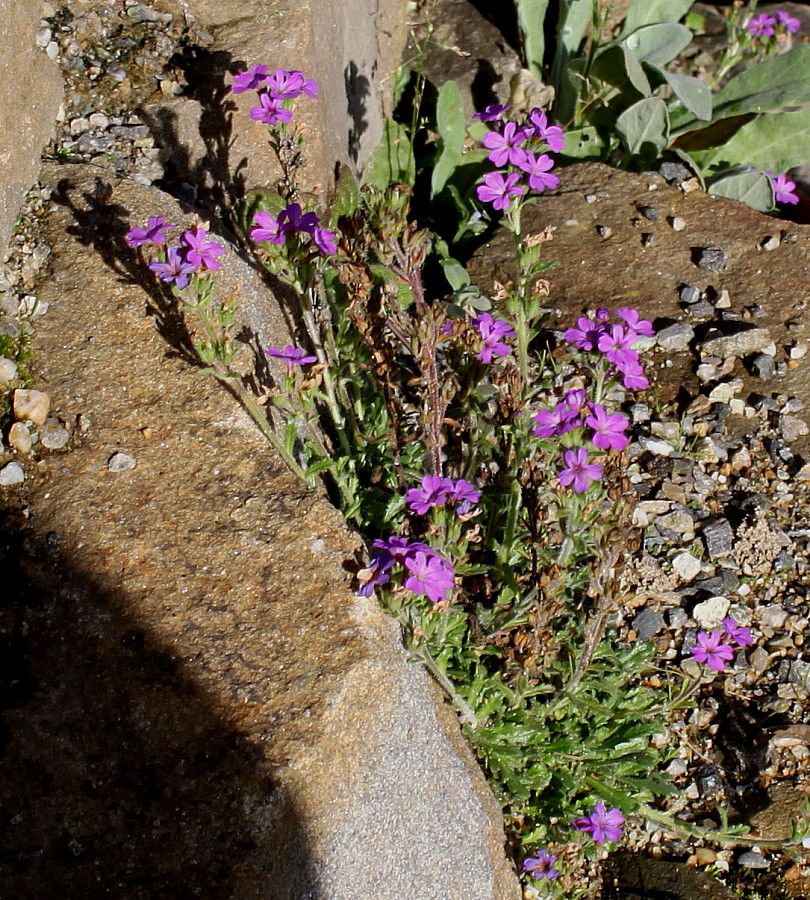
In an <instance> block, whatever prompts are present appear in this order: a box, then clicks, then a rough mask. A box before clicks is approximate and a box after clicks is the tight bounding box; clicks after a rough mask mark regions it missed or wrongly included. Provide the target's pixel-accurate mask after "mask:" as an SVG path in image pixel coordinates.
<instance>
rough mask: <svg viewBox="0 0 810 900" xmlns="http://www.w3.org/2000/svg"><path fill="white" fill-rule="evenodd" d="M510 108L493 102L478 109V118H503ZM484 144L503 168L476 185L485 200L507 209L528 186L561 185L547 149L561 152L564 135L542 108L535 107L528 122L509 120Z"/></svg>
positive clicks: (490, 157)
mask: <svg viewBox="0 0 810 900" xmlns="http://www.w3.org/2000/svg"><path fill="white" fill-rule="evenodd" d="M508 109H509V107H508V106H499V105H498V104H492V105H491V106H488V107H487V108H486V109H485V110H484V112H482V113H476V118H478V119H481V121H484V122H501V121H502V116H503V114H504V112H506V110H508ZM483 144H484V146H485V147H486V148H487V150H489V151H490V152H489V160H490V161H491V162H492V163H494V164H495V165H496V166H497V167H498V169H502V170H503V171H495V172H490V173H489V174H487V175H485V176H484V183H483V184H480V185H479V186H478V188H477V194H478V199H479V200H480V201H481V202H482V203H491V204H492V206H493V208H494V209H499V210H507V209H509V207H510V206H511V204H512V199H513V198H514V197H520V196H522V195H523V194H525V193H526V191H527V190H532V191H536V192H537V193H542V192H543V191H545V190H547V189H551V190H553V189H554V188H556V187H558V185H559V183H560V179H559V178H558V177H557V176H556V175H554V174H553V173H552V172H551V170H552V169H553V168H554V160H553V159H552V158H551V157H550V156H549V155H548V153H546V152H544V151H546V150H550V151H551V152H552V153H559V151H560V150H562V149H563V148H564V147H565V136H564V135H563V130H562V128H560V127H559V126H558V125H549V122H548V118H547V116H546V114H545V113H544V112H543V110H542V109H533V110H532V111H531V112H530V113H529V119H528V122H525V123H523V124H519V123H517V122H506V123H505V124H504V125H503V128H502V129H500V130H497V131H489V132H487V134H486V136H485V137H484V141H483ZM524 182H526V183H524Z"/></svg>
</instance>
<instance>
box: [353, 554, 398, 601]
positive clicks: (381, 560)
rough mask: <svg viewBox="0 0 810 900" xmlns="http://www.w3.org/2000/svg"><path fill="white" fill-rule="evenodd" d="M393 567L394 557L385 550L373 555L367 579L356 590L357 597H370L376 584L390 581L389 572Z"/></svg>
mask: <svg viewBox="0 0 810 900" xmlns="http://www.w3.org/2000/svg"><path fill="white" fill-rule="evenodd" d="M393 565H394V557H393V556H391V554H390V553H388V552H387V551H385V550H383V551H382V552H380V553H375V554H374V556H372V557H371V562H370V563H369V565H368V569H367V573H369V574H368V578H367V579H366V580H365V581H364V582H363V584H361V585H360V587H359V588H358V589H357V594H358V596H360V597H370V596H371V595H372V594H373V593H374V588H376V587H377V585H378V584H387V583H388V582H389V581H390V580H391V575H390V574H389V571H390V569H391V568H392V567H393Z"/></svg>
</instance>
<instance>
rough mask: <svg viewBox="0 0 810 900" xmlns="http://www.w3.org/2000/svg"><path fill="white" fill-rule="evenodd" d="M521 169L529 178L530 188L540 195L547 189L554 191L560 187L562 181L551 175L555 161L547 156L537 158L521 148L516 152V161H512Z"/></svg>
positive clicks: (544, 154) (545, 154)
mask: <svg viewBox="0 0 810 900" xmlns="http://www.w3.org/2000/svg"><path fill="white" fill-rule="evenodd" d="M512 162H513V163H514V165H516V166H517V167H518V168H519V169H521V170H522V171H524V172H526V173H527V174H528V176H529V187H530V188H531V189H532V190H533V191H537V193H538V194H540V193H542V192H543V191H544V190H545V189H546V188H549V189H550V190H554V188H557V187H559V186H560V179H559V178H558V177H557V176H556V175H552V174H550V172H549V170H550V169H552V168H554V160H553V159H552V158H551V157H550V156H549V155H548V154H547V153H543V154H542V156H535V155H534V154H533V153H530V152H529V151H528V150H522V149H521V148H520V147H518V148H517V150H515V159H514V160H513V161H512Z"/></svg>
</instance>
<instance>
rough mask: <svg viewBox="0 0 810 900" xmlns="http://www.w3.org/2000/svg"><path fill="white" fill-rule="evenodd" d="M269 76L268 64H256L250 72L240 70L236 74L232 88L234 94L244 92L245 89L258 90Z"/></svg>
mask: <svg viewBox="0 0 810 900" xmlns="http://www.w3.org/2000/svg"><path fill="white" fill-rule="evenodd" d="M266 78H267V66H263V65H258V66H254V67H253V68H252V69H250V70H249V71H248V72H240V73H239V74H238V75H234V79H233V84H232V85H231V90H232V91H233V92H234V94H243V93H244V92H245V91H257V90H258V89H259V88H260V87H261V86H262V85H263V84H264V82H265V79H266Z"/></svg>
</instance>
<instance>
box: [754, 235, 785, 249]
mask: <svg viewBox="0 0 810 900" xmlns="http://www.w3.org/2000/svg"><path fill="white" fill-rule="evenodd" d="M780 243H781V241H780V240H779V238H778V237H776V236H775V235H772V234H769V235H768V237H766V238H763V239H762V240H761V241H760V243H759V248H760V250H776V248H777V247H778V246H779V244H780Z"/></svg>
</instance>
